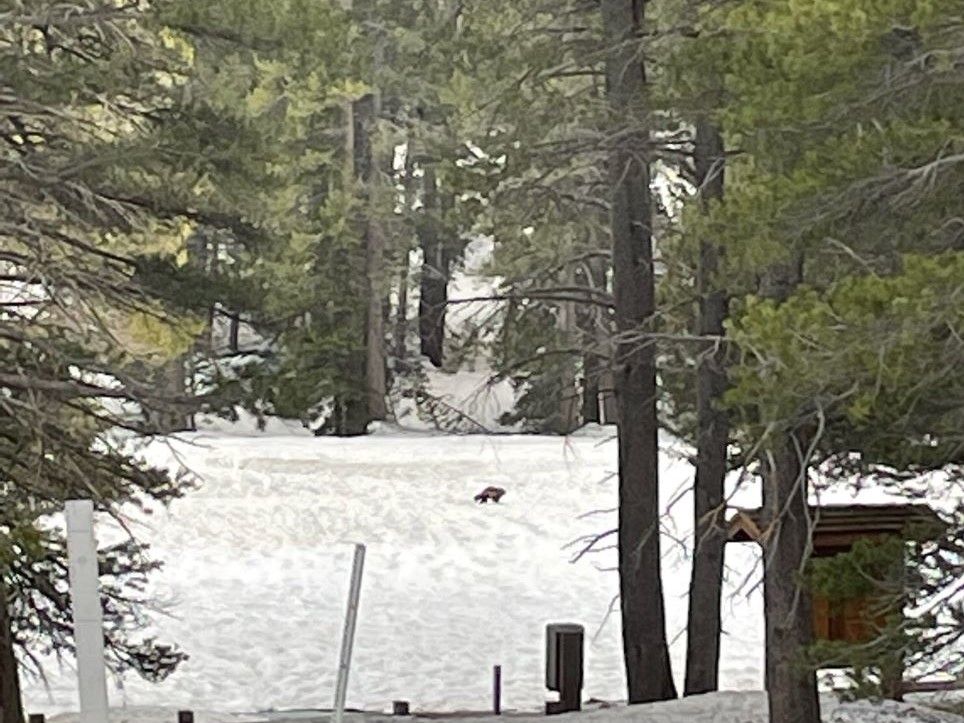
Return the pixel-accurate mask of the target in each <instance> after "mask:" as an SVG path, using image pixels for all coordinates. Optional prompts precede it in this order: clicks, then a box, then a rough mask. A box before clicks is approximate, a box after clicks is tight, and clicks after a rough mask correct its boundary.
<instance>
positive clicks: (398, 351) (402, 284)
mask: <svg viewBox="0 0 964 723" xmlns="http://www.w3.org/2000/svg"><path fill="white" fill-rule="evenodd" d="M410 268H411V266H410V263H409V259H408V249H407V248H406V249H403V251H402V268H400V269H399V270H398V308H396V309H395V332H394V339H393V344H392V346H393V347H394V353H395V360H396V363H397V365H398V367H402V366H403V365H404V364H405V357H406V356H407V355H408V347H407V344H406V341H405V340H406V337H407V336H408V274H409V270H410Z"/></svg>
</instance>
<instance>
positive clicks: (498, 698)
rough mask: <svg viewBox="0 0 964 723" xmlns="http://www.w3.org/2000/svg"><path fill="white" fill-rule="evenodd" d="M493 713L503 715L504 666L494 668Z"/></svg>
mask: <svg viewBox="0 0 964 723" xmlns="http://www.w3.org/2000/svg"><path fill="white" fill-rule="evenodd" d="M492 713H493V714H494V715H502V666H501V665H496V666H495V667H493V668H492Z"/></svg>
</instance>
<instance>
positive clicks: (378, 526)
mask: <svg viewBox="0 0 964 723" xmlns="http://www.w3.org/2000/svg"><path fill="white" fill-rule="evenodd" d="M610 434H611V433H610V432H609V431H606V430H598V431H597V432H595V433H586V434H581V435H577V436H575V437H571V438H568V439H563V438H554V437H526V436H494V437H491V436H464V437H457V436H442V435H434V434H427V433H404V432H398V431H396V432H382V433H380V434H377V435H374V436H370V437H367V438H360V439H330V438H315V437H312V436H310V435H308V434H307V433H304V432H302V431H301V430H298V429H296V428H295V427H293V426H290V425H289V426H285V425H282V424H280V423H273V424H272V425H270V426H269V428H268V430H267V431H266V432H265V433H264V434H257V433H256V432H254V431H251V432H245V431H244V430H243V429H241V428H237V427H236V428H234V429H233V430H231V431H213V432H206V433H198V434H195V435H190V436H187V437H185V439H184V441H181V442H175V443H170V444H169V445H168V444H157V445H155V446H154V447H152V448H151V449H150V450H148V454H149V455H150V457H151V458H152V459H154V460H156V461H159V462H160V461H164V462H167V463H171V464H175V462H177V463H180V464H183V465H185V466H186V467H188V468H190V469H192V470H193V471H194V472H196V473H197V474H198V475H199V477H200V479H201V481H202V482H201V485H200V487H199V489H197V490H196V491H194V492H192V493H191V494H190V495H189V496H187V497H186V498H185V499H183V500H180V501H178V502H176V503H174V505H173V506H172V507H171V509H170V510H169V511H161V512H159V513H157V514H156V515H154V516H153V517H148V518H142V519H140V520H139V521H138V523H137V526H136V528H135V529H137V530H138V533H139V534H140V535H141V536H142V537H144V538H145V539H147V540H149V541H151V542H152V544H153V550H154V553H155V554H156V556H157V557H159V558H160V559H162V560H164V561H165V562H166V567H165V569H164V570H163V572H161V573H160V574H158V575H156V577H155V589H156V593H157V596H158V598H159V600H160V601H161V602H162V603H164V604H165V606H166V607H167V608H168V610H169V612H170V616H169V617H159V618H158V622H157V627H158V630H159V632H160V633H161V634H162V636H163V637H164V638H165V639H171V640H175V641H177V642H178V643H179V644H180V645H181V646H183V647H184V648H185V649H186V650H187V652H188V653H189V654H190V655H191V659H190V660H189V661H188V662H187V663H185V664H184V666H183V668H182V669H181V670H180V671H179V672H177V673H176V674H175V675H173V676H172V677H171V678H170V679H169V680H168V681H166V682H164V683H163V684H160V685H151V684H148V683H145V682H143V681H140V680H139V679H137V678H132V677H129V678H127V679H125V680H124V681H123V688H122V689H121V688H115V689H113V690H112V691H111V695H112V700H114V701H115V702H117V703H128V704H132V705H134V704H136V705H155V704H157V705H165V706H166V705H175V706H187V707H193V708H204V709H209V710H221V711H254V710H261V709H265V708H270V707H327V706H329V705H330V704H331V699H332V691H333V684H334V676H335V669H336V662H337V657H338V645H339V641H340V630H341V624H342V619H343V615H344V607H345V599H346V591H347V580H348V572H349V567H350V561H351V555H352V547H351V544H350V543H352V542H354V541H361V542H365V543H366V544H367V545H368V558H367V563H366V570H365V579H364V585H363V591H362V603H361V612H360V621H359V627H358V633H357V640H356V643H357V646H356V650H355V656H354V661H353V670H352V677H351V681H350V686H349V695H348V698H349V700H348V702H349V705H350V706H355V707H364V708H374V709H384V708H386V707H387V706H390V703H391V701H392V700H394V699H406V700H410V701H411V702H412V705H413V706H414V707H419V708H475V709H479V708H484V707H485V706H486V705H487V701H488V700H489V695H490V692H489V691H490V677H491V669H492V666H493V665H495V664H501V665H503V670H504V681H505V683H504V686H505V696H504V697H505V705H506V706H508V707H517V708H533V707H538V706H539V705H540V704H541V702H542V701H544V700H545V692H544V686H543V665H544V663H543V648H544V626H545V624H546V623H549V622H562V621H565V622H569V621H572V622H579V623H582V624H584V625H585V626H586V628H587V636H588V640H587V669H586V688H585V692H586V694H587V696H595V697H598V698H610V699H613V698H615V699H618V698H619V697H620V696H622V695H623V688H624V682H623V672H622V662H621V659H620V637H619V620H618V613H617V614H614V615H613V616H612V617H610V618H609V619H608V621H607V611H608V610H609V609H610V605H611V604H612V602H613V598H614V596H615V594H616V590H617V580H616V575H615V573H614V572H612V571H609V570H606V569H605V568H608V567H611V566H612V565H613V564H614V562H615V556H614V553H613V551H612V550H611V549H610V550H605V551H604V552H602V553H600V554H597V555H590V556H587V557H585V558H583V559H582V560H580V561H579V562H578V563H575V564H573V563H571V562H570V558H571V557H572V555H573V553H574V551H575V550H576V549H577V548H574V547H567V545H568V544H569V543H571V542H573V541H574V540H575V539H576V538H579V537H580V536H583V535H591V534H593V533H597V532H601V531H605V530H606V529H609V528H610V527H612V526H613V523H614V519H613V518H614V514H613V513H612V512H611V511H606V510H611V509H612V508H613V507H615V503H616V487H615V479H614V478H613V476H612V473H613V471H614V468H615V454H616V451H615V443H614V442H613V441H612V440H611V439H610ZM662 466H663V474H664V485H663V487H664V490H665V500H666V504H667V507H671V508H672V514H671V515H670V517H668V518H667V526H666V536H665V537H664V547H665V561H664V564H665V586H666V601H667V608H668V610H667V613H668V620H669V630H670V635H671V636H673V638H674V644H673V651H674V663H675V664H676V668H677V672H679V670H681V666H682V652H683V643H684V640H683V638H682V629H683V625H684V622H685V616H686V602H685V589H686V584H687V579H688V569H687V565H686V560H685V557H686V555H685V550H684V549H683V548H682V547H681V546H680V545H678V544H677V543H676V542H674V538H676V537H678V538H680V539H685V536H686V532H687V530H688V528H689V525H688V523H687V522H686V521H685V520H686V518H687V517H688V516H689V504H688V499H687V498H686V497H682V498H680V497H679V491H680V490H681V489H683V488H685V487H686V486H687V484H688V482H689V477H690V470H689V466H688V465H687V464H686V463H684V462H681V461H674V459H673V456H672V453H671V450H668V451H667V454H666V455H665V456H664V461H663V465H662ZM492 484H494V485H498V486H501V487H504V488H505V489H506V490H507V491H508V494H507V495H506V497H505V498H504V500H503V501H502V503H501V504H499V505H492V504H490V505H485V506H480V505H476V504H474V503H473V501H472V496H473V495H474V494H475V493H476V492H478V491H479V490H480V489H481V488H483V487H485V486H487V485H492ZM754 556H755V551H754V550H753V549H752V547H750V546H734V547H733V548H732V549H731V550H730V553H729V558H728V562H729V563H730V565H732V566H733V567H734V568H735V570H734V571H733V572H732V574H731V575H730V585H729V590H728V595H727V605H726V623H725V625H726V636H725V638H724V642H723V669H722V684H723V686H724V687H727V688H733V689H758V688H760V686H761V682H762V679H761V672H760V670H761V661H762V613H761V608H760V601H759V597H758V595H757V594H756V593H755V592H754V593H750V594H749V595H747V593H746V591H745V590H744V592H743V593H737V592H736V588H737V586H738V585H739V584H740V583H742V582H743V581H744V578H745V577H746V575H747V574H748V573H749V571H750V570H751V569H752V568H753V566H754V560H755V557H754ZM600 568H601V569H600ZM74 686H75V682H74V676H73V673H72V671H71V670H69V669H64V670H57V669H56V668H55V669H53V670H50V671H49V691H45V690H44V688H43V687H42V686H41V685H39V684H38V683H36V682H33V683H29V684H28V685H27V690H26V695H27V700H28V707H29V709H30V710H31V711H48V712H53V711H57V710H69V709H72V708H74V707H75V705H76V703H75V700H76V698H75V695H76V694H75V687H74Z"/></svg>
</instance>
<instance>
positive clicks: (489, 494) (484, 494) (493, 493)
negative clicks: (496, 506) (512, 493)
mask: <svg viewBox="0 0 964 723" xmlns="http://www.w3.org/2000/svg"><path fill="white" fill-rule="evenodd" d="M504 494H505V490H504V489H502V488H501V487H486V488H485V489H484V490H482V491H481V492H479V494H477V495H476V496H475V497H474V498H473V499H475V501H476V502H478V503H479V504H481V505H484V504H485V503H486V502H488V501H489V500H492V501H493V502H498V501H499V500H501V499H502V495H504Z"/></svg>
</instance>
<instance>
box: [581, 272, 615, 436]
mask: <svg viewBox="0 0 964 723" xmlns="http://www.w3.org/2000/svg"><path fill="white" fill-rule="evenodd" d="M584 276H585V282H586V286H587V287H589V288H590V289H596V290H599V291H605V290H606V266H605V261H604V260H603V259H599V258H594V259H589V260H588V261H587V262H586V264H585V267H584ZM580 311H581V314H580V317H579V319H580V331H581V332H582V338H583V343H584V344H585V345H586V346H587V347H588V349H587V351H586V352H585V353H584V354H583V357H582V370H583V374H582V376H583V379H582V421H583V423H584V424H600V423H601V422H602V421H603V417H602V409H601V407H602V399H601V396H600V394H601V388H600V387H601V384H602V378H603V374H604V372H605V370H606V369H607V368H608V361H607V362H606V363H603V362H604V359H603V355H604V353H605V350H606V349H607V348H608V346H609V336H610V334H609V328H608V322H607V317H606V315H605V314H606V312H604V311H603V310H601V309H599V308H597V307H596V306H594V305H591V304H586V305H585V306H584V308H582V309H581V310H580Z"/></svg>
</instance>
